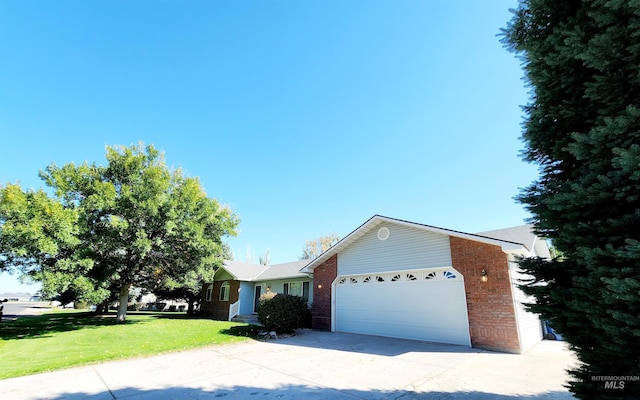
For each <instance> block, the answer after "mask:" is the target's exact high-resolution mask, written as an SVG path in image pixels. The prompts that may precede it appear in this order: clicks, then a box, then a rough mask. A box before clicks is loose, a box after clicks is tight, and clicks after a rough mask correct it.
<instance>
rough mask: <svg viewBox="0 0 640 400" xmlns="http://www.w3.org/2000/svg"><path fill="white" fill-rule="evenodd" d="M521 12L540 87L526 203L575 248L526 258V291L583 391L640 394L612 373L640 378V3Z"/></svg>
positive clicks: (531, 118) (534, 83)
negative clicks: (560, 339)
mask: <svg viewBox="0 0 640 400" xmlns="http://www.w3.org/2000/svg"><path fill="white" fill-rule="evenodd" d="M513 12H514V17H513V19H512V20H511V22H510V23H509V24H508V26H507V28H506V29H505V30H504V32H503V33H504V37H503V40H504V43H505V44H506V45H507V46H508V47H509V48H510V49H511V50H513V51H515V52H516V53H517V54H518V56H519V57H521V60H522V61H523V67H524V69H525V73H526V79H527V82H528V84H529V86H530V88H531V101H530V103H529V104H528V105H526V106H525V107H524V110H525V112H526V120H525V123H524V133H523V138H524V141H525V143H526V149H525V152H524V157H525V159H526V160H527V161H529V162H533V163H536V164H538V165H539V166H540V172H541V176H540V178H539V180H537V181H536V182H534V183H533V184H532V185H531V186H529V187H528V188H526V189H524V190H523V191H522V192H521V194H520V196H519V200H520V201H521V202H522V203H523V204H525V206H526V207H527V208H528V210H529V211H531V213H532V215H533V218H532V222H533V223H534V225H535V229H536V231H537V233H538V234H541V235H543V236H546V237H548V238H550V239H551V240H552V242H553V244H554V246H555V247H556V248H557V249H558V250H559V251H560V252H561V253H562V254H563V257H562V258H561V259H560V258H556V259H553V260H551V261H545V260H539V259H537V260H535V259H534V260H529V261H523V262H521V266H522V267H523V268H524V269H525V270H526V271H527V272H529V273H530V274H531V275H532V276H533V279H532V280H531V281H530V282H528V284H526V285H525V286H524V289H525V291H526V292H528V293H531V294H533V295H535V296H536V298H537V304H536V305H533V306H531V309H532V310H533V311H535V312H538V313H541V314H542V316H543V317H544V318H546V319H549V320H550V321H551V323H552V324H553V326H554V327H555V328H556V329H557V330H558V331H559V332H560V333H561V334H563V335H564V337H565V338H566V340H567V341H568V342H569V343H570V345H571V348H572V349H573V350H574V351H575V352H576V354H577V356H578V358H579V360H580V361H581V364H580V365H579V366H577V367H576V368H574V369H573V370H571V371H570V372H571V375H572V379H571V382H570V383H569V387H570V390H571V391H572V392H573V393H575V394H576V395H577V396H578V397H580V398H599V399H600V398H621V397H622V398H634V399H638V398H640V384H639V383H638V382H635V381H634V379H636V378H632V379H631V380H626V381H624V382H623V383H621V382H617V383H616V384H612V383H611V382H609V383H606V382H604V381H606V379H604V378H601V377H603V376H604V377H606V376H624V377H627V376H634V377H638V376H640V207H639V205H640V2H639V1H637V0H636V1H623V0H618V1H593V0H592V1H576V0H571V1H556V0H523V1H521V2H520V4H519V6H518V8H517V9H516V10H513ZM602 379H604V381H603V380H602ZM621 386H622V387H621Z"/></svg>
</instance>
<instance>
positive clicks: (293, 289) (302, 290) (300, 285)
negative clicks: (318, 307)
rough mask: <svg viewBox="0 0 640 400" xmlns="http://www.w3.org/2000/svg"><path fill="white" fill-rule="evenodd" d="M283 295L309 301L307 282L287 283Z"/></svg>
mask: <svg viewBox="0 0 640 400" xmlns="http://www.w3.org/2000/svg"><path fill="white" fill-rule="evenodd" d="M284 294H290V295H292V296H300V297H302V298H303V299H305V300H309V282H288V283H285V284H284Z"/></svg>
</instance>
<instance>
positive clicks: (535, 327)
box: [509, 261, 542, 351]
mask: <svg viewBox="0 0 640 400" xmlns="http://www.w3.org/2000/svg"><path fill="white" fill-rule="evenodd" d="M509 274H510V275H511V282H512V285H513V301H514V303H515V304H514V305H515V310H516V321H517V325H518V336H520V350H521V351H526V350H528V349H529V348H531V347H533V345H535V344H536V343H538V342H539V341H541V340H542V324H541V321H540V318H539V317H538V315H537V314H533V313H530V312H528V311H527V310H525V308H524V305H523V304H526V303H534V302H535V298H534V297H532V296H527V295H526V294H525V293H524V292H523V291H522V290H520V288H518V285H519V284H520V282H519V281H520V280H521V279H523V278H525V277H526V275H524V274H523V273H522V271H521V270H520V268H519V267H518V264H516V263H515V262H513V261H510V262H509Z"/></svg>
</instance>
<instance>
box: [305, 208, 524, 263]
mask: <svg viewBox="0 0 640 400" xmlns="http://www.w3.org/2000/svg"><path fill="white" fill-rule="evenodd" d="M383 222H386V223H389V224H396V225H400V226H406V227H410V228H416V229H422V230H424V231H427V232H433V233H438V234H441V235H446V236H453V237H458V238H461V239H467V240H472V241H475V242H481V243H486V244H491V245H494V246H500V247H501V248H502V251H504V252H505V253H513V254H518V255H524V256H527V255H529V251H528V250H527V248H526V246H525V245H524V244H521V243H515V242H509V241H506V240H498V239H493V238H489V237H485V236H482V235H474V234H471V233H464V232H458V231H454V230H450V229H444V228H438V227H435V226H430V225H424V224H419V223H416V222H409V221H403V220H399V219H394V218H389V217H384V216H381V215H374V216H373V217H371V218H370V219H369V220H368V221H366V222H365V223H363V224H362V225H360V226H359V227H358V228H356V229H355V230H354V231H353V232H351V233H350V234H348V235H347V236H346V237H344V238H343V239H342V240H340V241H339V242H338V243H336V244H335V245H333V246H332V247H330V248H329V249H328V250H326V251H325V252H324V253H322V254H320V255H319V256H318V257H317V258H315V259H314V260H312V261H310V262H309V264H307V265H306V266H304V267H303V268H302V269H301V270H300V272H306V273H312V272H313V270H314V269H315V268H316V267H317V266H319V265H320V264H322V263H323V262H325V261H326V260H328V259H329V258H330V257H332V256H333V255H334V254H337V253H339V252H340V251H342V250H343V249H344V248H346V247H348V246H349V245H351V244H352V243H353V242H355V241H356V240H358V239H360V238H361V237H362V236H364V235H365V234H366V233H367V232H369V231H371V230H372V229H374V228H375V227H376V226H378V225H380V224H381V223H383Z"/></svg>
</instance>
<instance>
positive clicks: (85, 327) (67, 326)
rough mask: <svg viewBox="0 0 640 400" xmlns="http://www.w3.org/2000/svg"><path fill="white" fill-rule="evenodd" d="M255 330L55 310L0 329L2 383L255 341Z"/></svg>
mask: <svg viewBox="0 0 640 400" xmlns="http://www.w3.org/2000/svg"><path fill="white" fill-rule="evenodd" d="M255 334H256V329H255V327H252V326H248V325H246V324H238V323H233V322H222V321H213V320H210V319H192V318H187V317H186V315H184V314H161V313H142V312H139V313H137V312H131V313H127V322H126V323H124V324H118V323H116V320H115V314H113V313H112V314H109V315H106V316H96V315H94V314H93V313H88V312H73V311H59V312H52V313H49V314H43V315H40V316H35V317H21V318H18V319H17V320H16V321H12V322H6V321H5V322H2V323H1V324H0V338H1V340H0V355H1V356H0V365H2V368H0V379H5V378H12V377H16V376H22V375H30V374H34V373H38V372H44V371H52V370H55V369H61V368H67V367H72V366H77V365H82V364H89V363H94V362H99V361H106V360H116V359H123V358H131V357H141V356H148V355H152V354H158V353H163V352H170V351H179V350H184V349H191V348H194V347H201V346H207V345H212V344H226V343H234V342H239V341H243V340H249V339H250V338H251V337H254V338H255Z"/></svg>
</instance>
